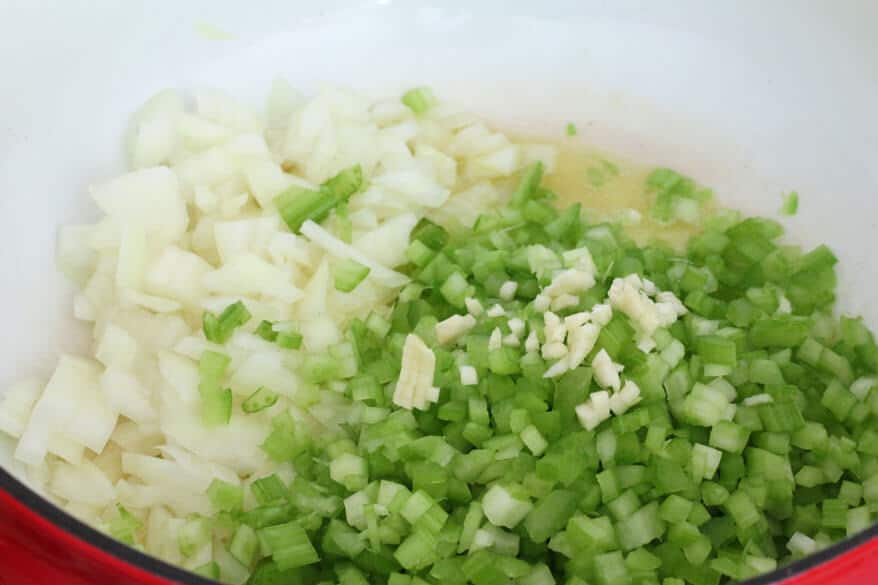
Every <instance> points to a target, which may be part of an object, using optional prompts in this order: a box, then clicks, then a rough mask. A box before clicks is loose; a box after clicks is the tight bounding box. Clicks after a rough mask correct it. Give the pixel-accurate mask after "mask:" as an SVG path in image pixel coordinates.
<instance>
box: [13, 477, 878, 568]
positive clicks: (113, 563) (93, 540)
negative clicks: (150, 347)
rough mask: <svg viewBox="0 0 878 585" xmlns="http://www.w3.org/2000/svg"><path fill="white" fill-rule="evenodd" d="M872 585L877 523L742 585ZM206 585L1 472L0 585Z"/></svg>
mask: <svg viewBox="0 0 878 585" xmlns="http://www.w3.org/2000/svg"><path fill="white" fill-rule="evenodd" d="M869 583H878V525H875V526H872V527H870V528H869V529H868V530H866V531H864V532H861V533H860V534H857V535H856V536H854V537H852V538H849V539H847V540H844V541H841V542H838V543H836V544H833V545H832V546H830V547H827V548H826V549H824V550H822V551H820V552H818V553H816V554H814V555H811V556H809V557H807V558H805V559H802V560H799V561H796V562H794V563H791V564H789V565H786V566H785V567H782V568H780V569H778V570H776V571H773V572H771V573H766V574H764V575H760V576H759V577H756V578H754V579H750V580H748V581H745V582H742V583H741V585H775V584H776V585H780V584H783V585H866V584H869ZM34 584H40V585H42V584H52V585H121V584H124V585H128V584H132V585H213V584H215V582H214V581H211V580H209V579H205V578H203V577H199V576H197V575H194V574H192V573H189V572H188V571H184V570H183V569H180V568H178V567H175V566H172V565H169V564H168V563H165V562H163V561H160V560H158V559H156V558H154V557H151V556H149V555H146V554H143V553H141V552H138V551H137V550H135V549H133V548H130V547H128V546H126V545H124V544H122V543H120V542H118V541H116V540H114V539H112V538H110V537H109V536H107V535H105V534H103V533H101V532H99V531H97V530H95V529H94V528H91V527H90V526H88V525H86V524H84V523H83V522H80V521H79V520H77V519H76V518H74V517H73V516H71V515H69V514H67V513H66V512H64V511H63V510H61V509H60V508H58V507H57V506H55V505H54V504H52V503H50V502H49V501H48V500H46V499H45V498H43V497H42V496H40V495H38V494H37V493H36V492H34V491H33V490H31V489H30V488H28V487H27V486H25V485H24V484H22V483H21V482H20V481H18V480H17V479H15V478H14V477H12V476H11V475H10V474H9V473H8V472H7V471H6V470H4V469H2V468H0V585H34Z"/></svg>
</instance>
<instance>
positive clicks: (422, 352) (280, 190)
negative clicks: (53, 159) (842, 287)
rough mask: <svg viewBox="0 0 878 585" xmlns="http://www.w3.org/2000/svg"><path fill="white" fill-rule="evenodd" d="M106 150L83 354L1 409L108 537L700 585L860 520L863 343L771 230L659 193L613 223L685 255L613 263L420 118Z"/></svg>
mask: <svg viewBox="0 0 878 585" xmlns="http://www.w3.org/2000/svg"><path fill="white" fill-rule="evenodd" d="M566 134H568V135H570V136H572V135H574V134H576V127H575V126H574V125H573V124H572V123H571V124H569V125H568V126H567V128H566ZM129 146H130V154H131V159H132V165H133V167H134V170H133V171H132V172H130V173H129V174H126V175H123V176H122V177H119V178H116V179H113V180H111V181H109V182H107V183H103V184H100V185H97V186H95V187H94V188H93V189H92V196H93V198H94V200H95V201H96V203H97V204H98V206H99V207H100V208H101V210H102V211H103V212H104V214H105V216H104V218H103V219H101V220H100V221H99V222H98V223H97V224H94V225H88V226H73V227H68V228H66V229H65V230H64V231H63V232H62V236H61V240H60V250H59V259H60V264H61V267H62V269H64V270H65V272H66V273H67V274H68V275H69V276H71V278H73V279H74V280H75V281H76V282H78V283H79V284H80V285H81V287H82V289H81V292H80V293H79V294H78V295H77V297H76V299H75V302H74V309H75V313H76V316H77V317H78V318H79V319H81V320H83V321H86V322H89V323H91V324H92V325H93V328H94V337H95V344H94V348H93V350H92V352H91V353H90V354H89V357H77V356H72V355H65V356H62V358H61V360H60V363H59V365H58V367H57V369H56V371H55V373H54V374H53V375H52V377H51V378H50V379H49V380H48V382H43V381H39V380H27V381H24V382H22V383H19V384H17V385H15V386H14V387H13V388H11V389H10V390H9V392H7V393H6V394H5V396H4V399H3V402H2V405H0V430H3V431H4V432H5V433H7V434H9V435H11V436H12V437H14V438H15V439H17V441H18V442H17V449H16V452H15V459H16V461H17V462H18V463H19V464H20V465H21V467H20V469H18V470H17V471H18V472H19V473H21V474H22V475H23V476H25V477H26V478H27V479H28V481H29V482H30V484H31V485H33V486H34V487H35V488H36V489H38V490H39V491H41V492H42V493H44V494H45V495H46V496H47V497H49V498H51V499H52V500H53V501H55V502H56V503H58V504H59V505H61V506H63V507H64V508H65V509H67V510H68V511H70V512H71V513H73V514H75V515H76V516H78V517H80V518H82V519H83V520H85V521H87V522H89V523H91V524H93V525H95V526H97V527H98V528H99V529H101V530H104V531H106V532H108V533H109V534H111V535H112V536H113V537H115V538H117V539H120V540H122V541H124V542H127V543H128V544H130V545H132V546H135V547H137V548H140V549H141V550H144V551H146V552H148V553H150V554H153V555H156V556H158V557H161V558H163V559H165V560H167V561H169V562H172V563H176V564H180V565H182V566H184V567H186V568H189V569H191V570H193V571H195V572H197V573H200V574H202V575H204V576H208V577H212V578H215V579H219V580H221V581H224V582H228V583H232V584H235V585H240V584H243V583H249V584H251V585H281V584H288V583H289V584H293V583H295V584H299V583H305V584H315V585H316V584H324V583H326V584H329V583H339V584H341V585H368V584H370V583H371V584H382V585H383V584H388V585H427V584H442V585H454V584H460V585H464V584H467V583H471V584H473V585H506V584H512V583H514V584H518V585H554V584H559V585H560V584H564V585H587V584H596V585H653V584H661V585H685V584H691V585H717V584H719V583H724V582H728V581H730V580H731V581H734V580H740V579H745V578H748V577H751V576H754V575H758V574H760V573H763V572H766V571H770V570H773V569H775V568H776V567H777V566H779V565H781V564H784V563H788V562H790V561H792V560H795V559H797V558H800V557H803V556H805V555H808V554H810V553H813V552H814V551H817V550H819V549H820V548H821V547H824V546H826V545H828V544H829V543H831V542H833V541H836V540H839V539H842V538H844V537H845V536H849V535H852V534H854V533H856V532H858V531H861V530H863V529H865V528H867V527H869V526H870V525H871V524H872V522H873V521H874V520H875V519H876V513H878V427H876V424H875V421H876V416H878V389H876V387H878V377H876V371H878V345H876V343H875V341H874V338H873V335H872V333H870V331H869V330H868V329H867V328H866V327H865V326H864V324H863V323H862V322H861V320H859V319H856V318H851V317H841V318H837V317H835V316H833V313H832V310H833V303H834V301H835V295H836V292H835V287H836V276H835V272H834V266H835V264H836V257H835V256H834V255H833V253H832V252H831V251H830V250H829V248H827V247H825V246H820V247H818V248H816V249H814V250H810V251H803V250H800V249H799V248H797V247H794V246H790V245H787V244H784V243H782V242H781V241H780V240H779V238H780V237H781V235H782V233H783V229H782V227H781V225H780V224H779V223H778V222H776V221H774V220H771V219H760V218H744V217H741V216H740V215H739V214H738V213H735V212H732V211H727V210H722V209H717V208H715V207H714V206H712V205H708V203H709V202H710V201H711V198H712V195H711V192H710V191H709V190H707V189H704V188H702V187H700V186H699V185H697V184H696V183H695V182H693V181H692V180H691V179H688V178H686V177H684V176H681V175H680V174H678V173H677V172H674V171H673V170H670V169H656V170H655V171H653V172H652V173H650V174H649V176H648V178H647V179H646V182H645V184H644V185H643V193H644V197H645V198H646V199H647V200H648V201H649V202H650V205H649V208H650V211H649V213H648V215H647V217H643V218H640V217H639V214H634V215H635V216H636V217H635V220H639V221H642V222H654V223H655V225H658V226H674V225H679V224H680V223H685V224H689V225H691V226H693V227H694V229H695V233H696V235H694V236H693V237H691V238H690V239H689V241H688V243H687V244H686V246H685V249H675V248H673V247H671V246H669V245H666V244H663V243H661V241H660V239H657V240H654V241H651V242H648V243H646V245H640V244H639V243H636V242H635V241H634V240H633V239H632V238H631V237H630V236H629V235H628V234H627V233H626V229H625V227H624V226H623V225H622V224H621V223H620V222H619V221H613V220H609V219H607V218H606V217H601V216H600V215H597V214H594V213H586V212H584V211H583V209H582V208H581V206H580V204H573V205H569V206H566V207H561V206H559V205H558V203H557V195H556V194H555V193H553V192H552V191H550V190H549V189H548V188H546V187H545V186H543V185H544V183H543V176H544V175H546V174H549V173H551V172H552V171H553V169H554V165H555V160H556V152H555V148H554V147H553V146H551V145H546V144H527V143H525V144H518V143H514V142H512V141H510V140H509V139H508V138H507V137H505V136H504V135H502V134H500V133H497V132H494V131H492V130H490V129H489V128H488V127H487V126H485V125H484V124H482V123H480V122H479V121H478V120H475V119H474V118H472V117H471V116H469V115H467V114H465V113H463V112H461V111H460V110H458V109H456V108H454V107H452V106H450V105H448V104H443V103H439V102H438V101H437V100H436V98H435V97H434V96H433V94H432V93H431V92H430V91H429V90H427V89H425V88H418V89H415V90H412V91H409V92H407V93H406V94H404V95H403V96H402V99H401V100H398V99H397V100H387V101H378V102H372V101H370V100H367V99H365V98H363V97H361V96H358V95H355V94H353V93H351V92H348V91H342V90H336V89H329V90H326V91H325V92H323V93H322V94H320V95H319V96H317V97H316V98H313V99H312V100H304V99H303V98H301V97H300V96H298V95H297V94H295V92H293V91H292V90H291V88H289V86H287V85H286V84H283V83H278V84H276V86H275V88H274V89H273V91H272V95H271V97H270V99H269V105H268V109H267V114H266V115H265V116H264V118H260V117H258V116H256V115H255V114H252V113H251V112H250V111H249V110H247V109H246V108H244V107H243V106H241V105H239V104H237V103H235V102H233V101H231V100H230V99H229V98H227V97H225V96H222V95H220V94H216V93H211V92H207V93H203V94H199V95H198V96H196V107H195V111H194V112H193V111H190V110H188V109H187V108H186V107H185V104H184V102H183V100H182V98H181V97H180V96H179V95H178V94H176V93H174V92H163V93H161V94H159V95H158V96H156V97H155V98H153V99H152V100H151V101H150V102H148V103H147V105H146V106H144V108H143V109H142V110H141V111H140V112H139V113H138V114H137V115H136V116H135V119H134V123H133V128H132V132H131V141H130V145H129ZM607 165H610V166H606V167H605V169H604V171H606V172H605V173H604V175H602V179H601V182H600V183H595V180H596V179H595V177H594V176H592V175H593V174H594V173H593V172H592V174H589V172H590V171H589V170H587V169H583V176H584V177H585V178H586V179H587V180H589V181H590V182H592V184H593V185H594V186H595V187H596V188H604V187H606V188H607V189H611V188H612V181H611V180H607V178H606V177H607V176H610V175H613V174H618V173H619V170H618V168H616V167H615V166H614V165H611V164H610V163H607ZM610 170H611V171H612V173H610V172H609V171H610ZM605 181H606V184H605ZM585 203H587V202H585ZM797 205H798V196H797V195H796V194H794V193H792V194H790V195H788V196H787V197H786V198H785V200H784V204H783V209H782V211H783V213H785V214H792V213H795V211H796V208H797ZM659 233H660V231H659Z"/></svg>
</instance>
